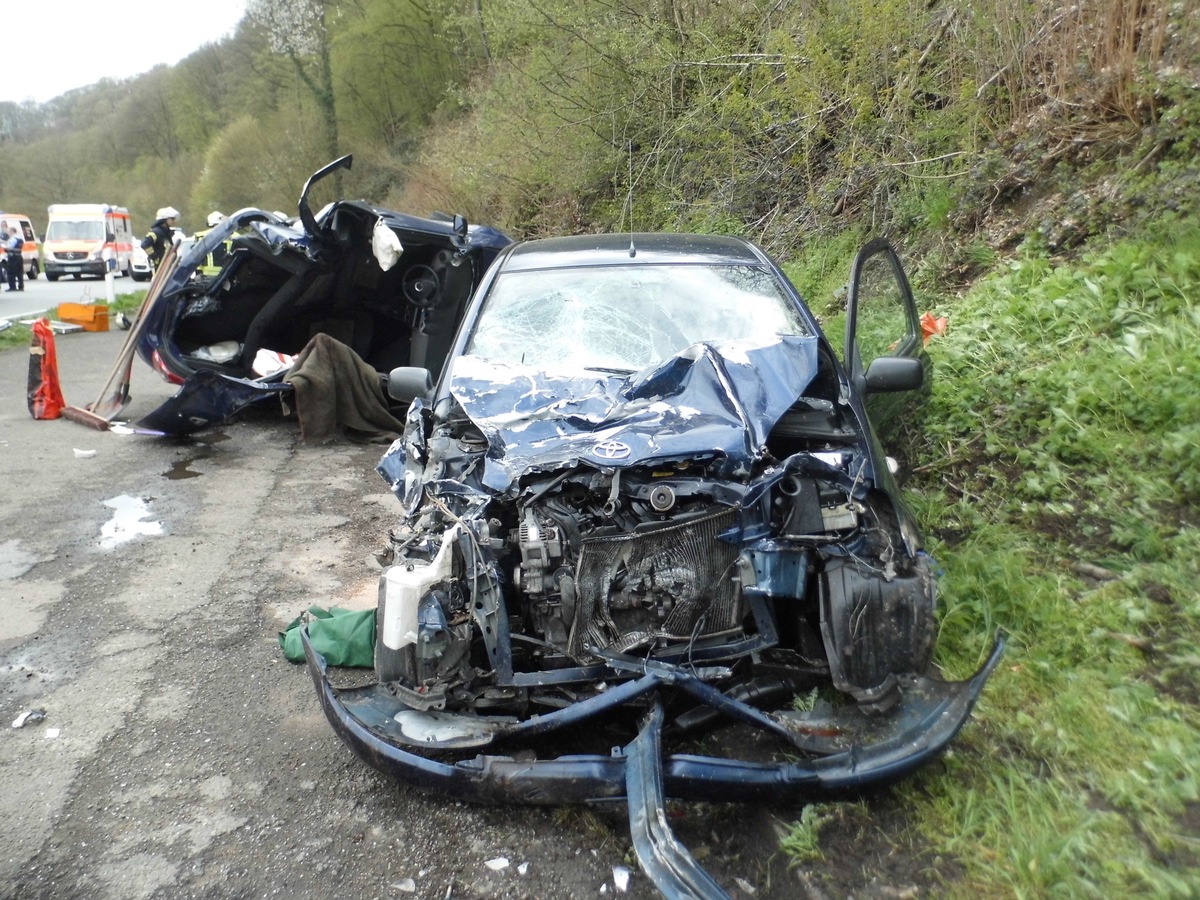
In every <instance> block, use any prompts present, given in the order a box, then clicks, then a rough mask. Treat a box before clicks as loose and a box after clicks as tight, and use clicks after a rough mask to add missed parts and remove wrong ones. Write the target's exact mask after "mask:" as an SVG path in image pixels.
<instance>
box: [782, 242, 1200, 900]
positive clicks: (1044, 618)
mask: <svg viewBox="0 0 1200 900" xmlns="http://www.w3.org/2000/svg"><path fill="white" fill-rule="evenodd" d="M1197 296H1200V222H1197V221H1196V220H1191V221H1177V220H1174V219H1172V220H1166V221H1160V222H1159V223H1157V224H1156V225H1154V226H1152V227H1150V228H1148V229H1146V230H1144V231H1143V232H1141V236H1140V237H1138V238H1135V239H1128V240H1125V241H1122V242H1119V243H1116V244H1115V245H1112V246H1110V247H1108V248H1107V249H1104V250H1103V251H1099V252H1096V253H1094V254H1092V255H1090V256H1086V257H1084V258H1083V259H1082V260H1081V261H1079V262H1076V263H1070V264H1063V265H1059V266H1055V265H1053V264H1051V263H1050V262H1049V261H1048V260H1047V259H1046V257H1045V255H1044V254H1041V253H1038V252H1027V253H1024V254H1022V255H1020V257H1019V258H1017V259H1015V260H1013V261H1012V262H1011V263H1009V264H1007V265H1006V266H1004V267H1002V269H1001V270H1000V271H998V272H996V273H994V274H993V275H991V276H990V277H988V278H986V279H984V280H983V281H982V282H980V283H979V284H977V285H976V286H975V287H974V289H973V290H971V291H970V292H969V293H968V294H967V295H966V296H964V297H963V298H961V299H959V300H956V301H954V302H953V303H952V304H951V305H949V306H947V307H946V308H944V309H940V310H938V312H943V313H948V314H949V316H950V320H951V326H950V331H949V333H948V334H947V335H945V336H944V337H941V338H939V339H936V340H935V341H934V342H933V343H932V344H931V345H930V350H931V353H932V355H933V357H934V361H935V385H936V386H935V390H934V395H933V399H932V404H931V407H930V409H929V414H928V416H927V420H926V422H925V423H924V428H923V434H922V436H921V437H920V438H918V439H917V441H916V443H915V445H914V447H913V448H912V455H913V457H914V459H916V460H917V462H918V465H917V470H916V473H915V476H914V478H913V480H912V481H911V482H910V483H909V485H908V487H909V491H910V494H911V496H912V499H913V500H914V503H915V506H916V508H917V511H918V514H919V516H920V518H921V519H922V521H923V524H924V527H925V529H926V532H927V534H928V535H929V537H930V545H931V550H932V552H933V555H934V557H935V558H936V559H937V561H938V563H939V564H940V566H941V568H942V570H943V572H944V574H943V577H942V579H941V582H940V587H941V602H942V613H941V636H940V643H939V660H940V662H941V664H942V666H943V668H944V669H945V670H946V671H947V673H948V674H950V675H952V676H955V677H964V676H965V675H967V674H969V673H970V671H972V670H973V669H974V668H975V667H976V666H977V665H978V664H979V662H980V661H981V659H982V657H983V655H984V654H985V653H986V651H987V649H988V648H989V645H990V641H991V639H992V635H993V634H994V632H995V631H996V630H997V629H1004V630H1005V631H1007V632H1008V633H1009V635H1010V640H1009V646H1008V651H1007V653H1006V656H1005V659H1004V661H1003V663H1002V666H1001V668H1000V669H999V670H998V671H997V672H996V674H995V676H994V677H993V679H992V681H991V682H990V684H989V685H988V687H987V690H986V692H985V695H984V698H983V700H982V702H981V703H980V705H979V707H978V708H977V709H976V712H975V714H974V717H973V719H972V721H971V723H969V724H968V726H967V727H966V729H965V730H964V731H963V733H962V734H961V736H960V738H959V740H958V742H957V743H956V744H955V746H954V749H953V750H952V752H951V753H950V754H949V755H948V756H947V758H946V759H945V760H944V761H943V762H941V763H939V764H937V765H935V766H934V767H933V768H931V769H930V770H928V771H926V772H924V773H922V774H921V775H919V776H918V777H917V778H915V779H913V780H912V781H910V782H908V783H906V784H904V785H902V786H900V787H899V788H898V789H897V790H896V792H895V793H894V794H893V795H892V796H891V797H889V798H886V799H884V800H881V801H878V802H879V803H880V804H881V805H883V806H888V805H892V804H898V805H899V807H901V808H902V810H903V812H901V813H898V814H893V815H887V816H885V817H883V819H882V820H877V819H875V818H874V817H873V816H872V814H871V807H872V806H873V805H875V803H876V801H867V803H866V804H863V805H836V804H835V805H824V806H817V807H812V808H810V809H806V810H805V813H804V816H803V817H802V820H801V822H800V823H799V824H797V825H796V826H794V829H793V832H792V834H791V836H790V838H789V839H788V840H787V841H785V850H788V851H789V852H791V853H792V855H793V858H794V859H795V860H796V861H797V863H798V864H800V865H803V866H805V867H806V868H811V869H812V871H813V873H814V874H815V875H817V876H818V877H819V873H821V872H822V871H827V869H826V866H827V865H829V864H831V863H836V861H835V860H832V859H828V860H822V847H823V846H826V845H828V846H832V845H833V844H834V843H835V842H837V841H839V840H841V839H844V838H845V835H846V832H847V831H851V832H859V833H863V832H869V831H872V830H874V831H875V834H874V835H873V837H874V838H875V839H876V840H877V841H882V842H883V843H885V844H889V845H891V846H893V847H895V848H896V849H897V850H898V851H899V852H903V853H905V854H908V855H909V856H910V857H913V858H915V860H917V861H920V860H924V861H925V865H926V866H927V868H926V869H925V871H924V874H925V875H926V876H927V877H928V879H929V880H931V881H933V882H934V883H939V882H940V885H939V887H938V890H939V891H943V892H945V893H946V894H948V895H951V896H966V895H978V894H981V893H982V894H983V895H985V896H1009V895H1013V896H1045V895H1048V894H1051V893H1056V894H1062V895H1064V896H1101V897H1110V896H1127V895H1130V894H1135V893H1136V894H1141V895H1158V896H1194V895H1195V894H1196V893H1197V892H1200V709H1198V703H1200V675H1198V674H1197V671H1198V667H1200V651H1198V650H1197V647H1198V646H1200V587H1198V586H1200V392H1198V391H1197V386H1198V385H1200V308H1197V305H1196V303H1195V298H1196V297H1197ZM884 822H886V824H884ZM898 826H899V827H898ZM946 860H952V861H953V862H952V863H951V864H950V865H948V866H947V865H946ZM918 867H919V864H918Z"/></svg>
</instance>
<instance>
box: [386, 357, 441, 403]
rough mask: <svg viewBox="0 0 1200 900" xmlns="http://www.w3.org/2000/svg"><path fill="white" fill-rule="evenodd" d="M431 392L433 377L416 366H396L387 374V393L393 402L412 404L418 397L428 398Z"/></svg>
mask: <svg viewBox="0 0 1200 900" xmlns="http://www.w3.org/2000/svg"><path fill="white" fill-rule="evenodd" d="M432 391H433V375H432V374H431V373H430V371H429V370H428V369H422V368H419V367H417V366H397V367H396V368H395V369H392V371H390V372H388V376H387V392H388V396H389V397H391V398H392V399H393V400H398V401H400V402H401V403H412V402H413V401H414V400H415V399H417V398H418V397H428V396H429V394H430V392H432Z"/></svg>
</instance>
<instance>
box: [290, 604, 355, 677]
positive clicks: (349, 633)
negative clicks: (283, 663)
mask: <svg viewBox="0 0 1200 900" xmlns="http://www.w3.org/2000/svg"><path fill="white" fill-rule="evenodd" d="M306 620H307V625H308V639H309V641H310V642H311V643H312V645H313V649H314V650H316V651H317V652H318V653H320V654H321V655H322V656H324V657H325V661H326V662H327V663H329V665H331V666H364V667H368V668H369V667H370V666H373V665H375V610H373V609H362V610H355V609H341V608H340V607H337V606H335V607H332V608H331V609H322V608H321V607H320V606H310V607H309V608H308V612H307V613H304V614H302V615H300V616H297V617H296V618H295V619H293V620H292V621H291V622H289V623H288V626H287V628H286V629H285V630H284V631H281V632H279V646H280V647H282V648H283V655H284V656H286V657H287V658H288V659H290V660H291V661H292V662H304V645H303V644H301V643H300V627H301V626H302V625H304V624H306Z"/></svg>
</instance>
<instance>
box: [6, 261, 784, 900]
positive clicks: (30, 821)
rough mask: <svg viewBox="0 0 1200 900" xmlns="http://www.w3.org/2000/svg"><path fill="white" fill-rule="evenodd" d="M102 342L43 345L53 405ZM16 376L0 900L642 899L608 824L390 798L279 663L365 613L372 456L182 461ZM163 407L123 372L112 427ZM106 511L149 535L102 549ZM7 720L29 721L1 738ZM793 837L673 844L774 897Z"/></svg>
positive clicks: (762, 834) (261, 439)
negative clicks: (90, 420)
mask: <svg viewBox="0 0 1200 900" xmlns="http://www.w3.org/2000/svg"><path fill="white" fill-rule="evenodd" d="M43 284H44V282H43ZM123 337H124V333H123V332H119V331H114V332H108V333H96V334H89V333H83V334H71V335H64V336H60V337H59V338H58V341H57V347H58V357H59V367H60V370H61V375H62V384H63V390H64V393H65V395H66V399H67V401H68V402H71V403H74V404H76V405H82V404H84V403H86V402H88V401H90V400H92V399H94V397H95V395H96V394H97V393H98V392H99V389H100V386H101V383H102V381H103V380H104V376H105V375H106V373H107V371H108V369H109V367H110V365H111V363H112V361H113V359H114V357H115V355H116V353H117V350H118V348H119V346H120V343H121V341H122V339H123ZM27 365H28V355H27V354H26V353H24V352H22V351H21V350H19V349H17V350H9V351H4V352H0V385H3V388H0V478H2V481H3V485H4V488H3V490H4V491H5V493H6V495H7V496H6V499H5V502H4V504H3V506H2V507H0V509H2V512H0V596H2V597H3V603H0V719H2V721H0V735H2V737H0V897H4V898H71V897H88V898H100V900H103V898H121V900H130V898H180V897H204V898H209V897H211V898H217V897H220V898H227V897H271V896H287V897H292V898H310V897H311V898H326V897H333V896H338V897H342V898H357V897H380V898H391V897H425V898H437V900H443V898H446V897H459V898H462V897H514V896H515V897H544V898H565V897H598V896H601V894H602V892H603V893H604V894H605V895H607V896H613V895H614V894H615V893H616V891H615V887H614V883H613V867H614V866H627V867H629V868H632V869H633V870H634V875H633V878H632V880H631V883H630V888H629V892H628V894H625V895H623V896H629V897H635V898H638V897H652V896H657V894H656V892H655V891H654V890H653V889H652V888H651V887H650V885H649V882H648V881H647V880H646V878H645V877H644V876H643V875H641V874H640V873H639V872H637V871H636V863H635V862H634V858H633V855H632V853H631V852H630V849H629V846H630V843H629V837H628V831H627V827H626V821H625V812H624V807H623V805H618V806H617V807H615V808H612V809H606V810H599V811H582V810H556V809H552V808H550V809H548V808H524V807H511V808H510V807H477V806H467V805H463V804H459V803H453V802H448V801H445V800H443V799H441V798H438V797H436V796H430V795H426V794H423V793H421V792H419V791H417V790H415V789H411V788H408V787H404V786H400V785H397V784H396V783H394V782H393V781H391V780H389V779H387V778H385V777H384V776H382V775H379V774H377V773H376V772H375V771H374V770H372V769H369V768H368V767H367V766H366V765H364V764H363V763H361V762H359V761H358V760H357V759H356V758H354V757H353V756H352V755H351V754H350V752H349V751H348V750H347V749H346V747H345V746H344V745H343V744H342V743H341V742H340V741H339V740H338V738H337V737H336V736H335V735H334V734H333V732H332V730H331V729H330V727H329V726H328V724H327V723H326V721H325V719H324V717H323V715H322V713H321V711H320V708H319V706H318V704H317V700H316V697H315V694H314V692H313V687H312V683H311V681H310V679H309V677H308V675H307V672H306V671H305V669H304V668H303V667H302V666H296V665H292V664H290V663H288V662H287V661H285V660H284V659H283V657H282V655H281V653H280V650H279V647H278V645H277V643H276V633H277V631H278V630H279V628H280V627H281V626H282V625H283V624H284V623H286V622H287V621H288V620H289V619H291V618H293V617H294V616H296V615H297V614H299V612H300V611H302V610H303V609H305V608H306V607H307V606H309V605H311V604H320V605H323V606H329V605H342V606H357V607H370V606H373V605H374V603H375V592H376V573H375V572H374V571H373V570H372V569H371V568H370V566H369V565H368V563H367V561H366V560H367V557H368V556H369V555H370V554H371V552H372V550H374V549H376V548H377V547H378V546H379V545H380V542H381V540H380V539H381V538H382V537H383V536H384V534H385V532H386V529H387V528H388V527H389V525H391V524H392V523H393V522H394V516H395V513H396V510H397V508H398V503H397V501H396V500H395V498H394V497H392V495H391V494H390V493H388V492H387V489H386V485H384V483H383V482H382V480H380V479H379V477H378V476H377V475H376V474H375V473H374V471H373V467H374V464H375V462H376V461H377V460H378V457H379V454H380V450H381V448H380V447H377V446H376V447H358V446H354V445H350V444H345V443H335V444H331V445H326V446H321V447H311V446H306V445H303V444H301V443H299V440H298V430H297V427H296V425H295V423H294V422H288V421H283V420H281V419H277V418H275V417H274V416H265V417H264V416H258V417H256V418H255V419H253V420H249V421H244V422H238V423H235V424H233V425H230V426H227V427H225V428H224V429H222V430H220V431H216V432H212V433H209V434H207V435H204V434H202V435H201V439H200V440H198V441H184V442H176V441H169V440H166V439H161V438H153V437H147V436H142V435H124V436H122V435H118V434H114V433H111V432H97V431H93V430H90V429H88V428H85V427H84V426H81V425H78V424H75V423H72V422H69V421H67V420H65V419H60V420H56V421H34V420H33V419H32V418H30V416H29V414H28V411H27V409H26V406H25V384H26V375H27ZM169 392H170V389H169V388H168V387H167V386H166V385H165V384H164V383H162V382H161V381H159V380H158V378H157V376H155V375H153V373H151V372H150V370H149V369H148V368H147V367H145V366H144V365H143V364H142V363H141V362H140V361H139V362H137V363H136V365H135V369H134V382H133V392H132V393H133V399H132V401H131V405H130V408H129V413H130V416H131V417H134V418H135V417H136V416H138V415H140V414H142V413H144V412H147V411H149V410H150V409H151V408H152V407H153V405H155V404H156V403H157V402H158V401H160V400H161V399H163V398H165V397H166V396H168V394H169ZM77 450H78V451H85V452H84V454H83V455H81V454H79V453H77V452H76V451H77ZM91 451H94V455H91ZM121 497H125V498H131V499H129V500H127V501H123V502H133V501H141V502H142V503H144V505H145V515H144V517H143V518H142V519H140V520H138V522H139V524H141V525H143V526H153V525H154V523H161V533H158V534H154V533H150V534H143V535H139V536H135V537H132V538H131V539H129V540H126V541H122V542H119V543H118V542H114V540H113V537H114V536H113V535H112V534H109V533H108V532H107V531H106V528H108V529H111V527H112V524H111V523H112V522H113V520H114V518H115V515H116V510H115V509H114V508H113V507H112V506H110V505H106V504H109V503H118V505H119V502H120V501H118V499H117V498H121ZM146 530H148V531H153V530H154V528H153V527H148V528H147V529H146ZM119 536H120V535H117V537H119ZM30 709H40V710H44V711H45V718H44V719H43V720H41V721H37V722H32V723H28V724H26V725H24V727H22V728H19V729H18V728H13V727H10V725H9V723H12V722H13V721H14V720H16V719H17V717H18V715H19V714H21V713H22V712H25V711H28V710H30ZM798 813H799V811H798V810H795V809H793V810H785V811H780V810H776V811H773V812H768V811H765V810H762V809H757V808H749V807H744V806H707V805H698V806H690V807H687V808H685V809H684V810H682V811H681V815H680V817H679V818H678V819H673V820H672V825H673V827H674V828H675V830H676V832H677V834H678V835H679V836H680V837H681V839H683V840H684V841H685V842H686V843H687V845H688V846H689V847H690V848H691V849H692V851H693V852H694V853H696V854H697V855H698V856H700V857H701V858H703V860H704V865H705V866H706V867H707V868H708V869H709V870H710V871H711V872H712V873H713V874H714V875H715V876H716V877H717V878H718V880H719V881H720V882H721V883H722V884H723V885H725V886H726V887H727V888H728V889H729V890H730V891H731V893H732V894H733V895H734V896H740V897H747V896H751V895H752V894H751V893H750V891H749V890H747V888H748V887H749V888H751V889H753V892H754V893H753V896H755V897H759V898H762V897H796V896H801V895H803V891H802V890H801V887H800V885H799V883H798V882H797V881H796V879H795V877H794V876H793V875H792V874H791V873H790V872H789V871H788V869H787V866H786V863H785V862H784V861H783V860H781V859H780V858H779V857H778V856H777V855H773V854H774V850H775V847H776V841H777V837H776V835H775V833H774V831H773V830H772V828H773V823H775V822H776V821H786V820H789V819H794V818H796V817H797V816H798ZM500 857H505V858H507V859H508V860H509V862H510V865H509V866H508V867H507V868H504V869H500V870H499V871H495V870H493V869H492V868H490V867H489V866H488V865H487V862H488V861H490V860H495V859H497V858H500ZM522 863H528V866H521V864H522ZM522 873H523V874H522ZM739 878H740V879H742V881H741V883H740V884H739V883H738V881H737V880H736V879H739Z"/></svg>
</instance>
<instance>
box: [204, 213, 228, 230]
mask: <svg viewBox="0 0 1200 900" xmlns="http://www.w3.org/2000/svg"><path fill="white" fill-rule="evenodd" d="M223 218H225V213H223V212H220V211H219V210H215V209H214V210H213V211H212V212H210V213H209V214H208V227H209V228H212V227H213V226H214V225H220V224H221V220H222V219H223Z"/></svg>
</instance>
